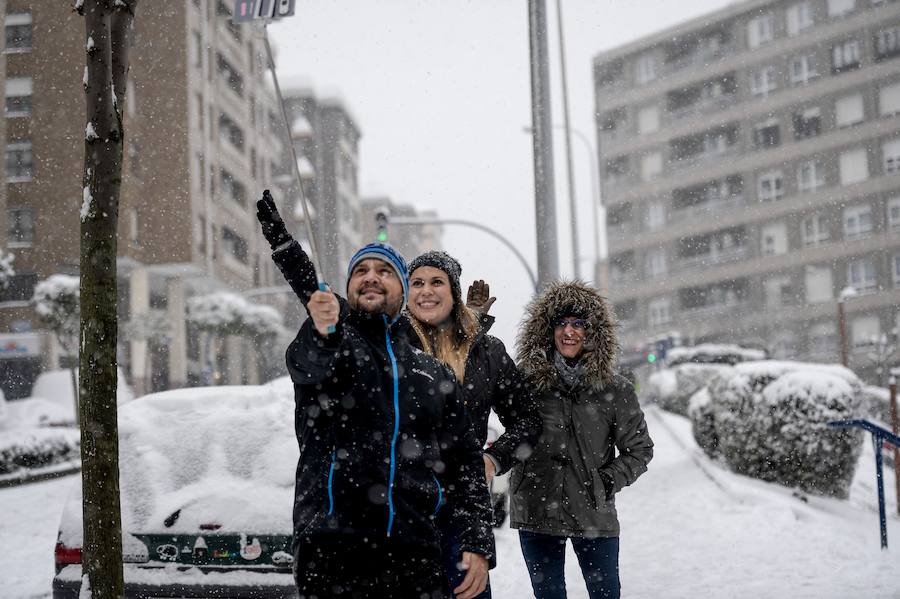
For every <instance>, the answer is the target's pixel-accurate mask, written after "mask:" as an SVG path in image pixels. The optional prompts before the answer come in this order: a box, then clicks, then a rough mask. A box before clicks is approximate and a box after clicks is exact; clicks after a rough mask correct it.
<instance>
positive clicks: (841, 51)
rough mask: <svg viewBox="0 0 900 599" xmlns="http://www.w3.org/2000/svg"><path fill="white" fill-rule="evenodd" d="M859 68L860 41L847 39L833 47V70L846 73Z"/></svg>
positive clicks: (833, 71)
mask: <svg viewBox="0 0 900 599" xmlns="http://www.w3.org/2000/svg"><path fill="white" fill-rule="evenodd" d="M857 68H859V41H858V40H847V41H844V42H841V43H839V44H835V45H834V46H832V47H831V72H832V73H834V74H836V73H844V72H846V71H852V70H853V69H857Z"/></svg>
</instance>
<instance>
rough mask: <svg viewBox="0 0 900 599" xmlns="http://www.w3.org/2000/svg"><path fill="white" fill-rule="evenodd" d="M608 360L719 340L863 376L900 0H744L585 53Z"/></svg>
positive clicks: (891, 261)
mask: <svg viewBox="0 0 900 599" xmlns="http://www.w3.org/2000/svg"><path fill="white" fill-rule="evenodd" d="M593 66H594V82H595V90H596V108H597V138H598V140H599V147H600V150H599V151H600V171H601V180H602V188H603V198H604V204H605V207H606V211H607V236H608V243H609V257H608V263H607V264H606V265H604V266H603V267H602V268H603V269H605V271H606V275H607V281H606V283H607V285H608V288H609V293H610V295H611V297H612V298H613V300H614V302H615V311H616V314H617V316H618V318H619V320H620V321H621V324H622V338H623V341H624V343H623V347H624V348H625V356H624V358H625V360H626V361H635V360H639V359H640V356H641V353H642V352H643V350H644V348H646V347H647V345H648V344H649V343H652V342H654V341H655V340H658V339H660V338H668V337H671V336H676V337H678V336H680V337H681V339H682V340H683V341H684V342H687V343H699V342H705V341H720V342H732V343H740V344H744V345H750V346H756V347H761V348H765V349H767V350H768V351H769V352H770V354H771V355H772V356H774V357H783V358H795V359H802V360H815V361H832V362H836V361H839V359H840V344H841V327H840V326H839V322H838V318H837V307H838V306H837V304H838V300H839V298H840V294H841V292H842V290H844V289H846V288H848V287H852V288H853V289H854V290H855V292H856V295H855V296H853V297H852V298H850V299H847V300H846V301H845V302H844V304H845V312H846V314H847V318H846V323H847V325H846V328H845V333H846V336H847V341H848V345H849V347H850V366H851V367H853V368H854V369H856V370H858V371H860V372H863V373H864V374H866V376H868V377H869V378H872V373H873V371H874V369H876V368H877V364H876V363H877V358H874V357H873V356H872V353H873V346H874V345H875V344H873V340H877V339H879V338H881V337H882V336H886V337H887V338H888V340H890V337H891V335H892V333H893V335H894V337H893V339H894V342H896V329H897V327H898V325H900V116H898V115H900V3H898V2H896V1H888V0H790V1H778V2H773V1H771V0H748V1H745V2H740V3H736V4H733V5H730V6H728V7H727V8H724V9H722V10H720V11H718V12H715V13H712V14H709V15H705V16H703V17H701V18H698V19H695V20H693V21H691V22H688V23H685V24H683V25H680V26H677V27H674V28H672V29H669V30H666V31H662V32H659V33H657V34H654V35H652V36H649V37H646V38H644V39H641V40H638V41H636V42H634V43H631V44H628V45H625V46H622V47H620V48H616V49H614V50H611V51H609V52H605V53H603V54H600V55H598V56H597V57H595V60H594V65H593Z"/></svg>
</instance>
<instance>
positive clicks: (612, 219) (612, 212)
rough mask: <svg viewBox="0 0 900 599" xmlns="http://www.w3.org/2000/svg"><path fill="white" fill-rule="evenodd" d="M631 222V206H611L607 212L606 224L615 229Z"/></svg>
mask: <svg viewBox="0 0 900 599" xmlns="http://www.w3.org/2000/svg"><path fill="white" fill-rule="evenodd" d="M629 222H631V204H621V205H619V206H611V207H610V208H607V210H606V224H607V225H608V226H611V227H614V226H617V225H623V224H625V223H629Z"/></svg>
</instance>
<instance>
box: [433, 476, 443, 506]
mask: <svg viewBox="0 0 900 599" xmlns="http://www.w3.org/2000/svg"><path fill="white" fill-rule="evenodd" d="M431 476H432V477H433V478H434V484H436V485H437V490H438V500H437V504H435V506H434V515H435V516H437V513H438V512H439V511H440V510H441V506H442V505H443V504H444V490H443V489H442V488H441V481H439V480H438V477H437V476H436V475H435V474H434V472H432V473H431Z"/></svg>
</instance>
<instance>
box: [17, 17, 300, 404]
mask: <svg viewBox="0 0 900 599" xmlns="http://www.w3.org/2000/svg"><path fill="white" fill-rule="evenodd" d="M5 15H6V22H5V28H6V52H5V58H6V64H7V73H6V76H5V78H4V79H5V84H6V85H5V88H6V122H5V124H6V128H7V135H6V184H5V185H4V187H5V192H6V197H7V202H6V207H5V210H4V211H3V216H4V217H5V218H6V226H5V227H4V232H5V233H6V247H7V248H8V249H9V250H10V251H12V252H13V253H14V254H15V268H16V271H17V276H16V279H15V281H14V284H13V285H12V286H10V288H9V289H7V290H6V292H4V294H3V295H2V296H0V344H2V343H6V344H13V345H14V344H17V343H20V344H22V345H23V346H27V347H29V348H31V350H30V353H28V355H27V359H24V358H23V359H20V360H19V361H18V362H17V363H15V364H11V363H10V362H6V363H5V365H0V369H3V368H5V370H4V373H5V375H6V376H2V377H0V383H2V385H3V389H4V391H5V392H6V393H7V396H8V397H20V396H22V395H23V394H25V393H27V392H28V391H29V389H30V384H31V381H32V380H33V378H34V376H35V375H36V372H37V371H38V370H40V369H46V368H53V367H58V366H60V365H63V366H66V365H69V364H71V363H73V362H74V360H76V359H77V356H66V355H62V354H61V350H60V348H59V347H58V346H57V344H56V343H55V341H54V340H53V338H52V336H51V335H49V334H48V333H47V332H46V331H44V330H42V328H41V323H40V321H39V320H38V319H37V318H36V317H35V314H34V313H33V311H32V310H31V308H30V307H29V302H28V300H29V299H30V298H31V296H32V293H33V289H34V286H35V284H36V283H37V282H38V281H39V280H41V279H44V278H46V277H48V276H49V275H52V274H55V273H63V274H70V275H76V274H77V273H78V263H79V219H78V213H79V208H80V205H81V191H80V189H81V180H82V169H83V155H84V127H85V125H84V123H85V112H84V111H85V108H84V95H83V91H82V77H83V72H84V63H85V59H84V39H85V34H84V23H83V19H82V18H81V17H79V16H78V15H77V14H75V13H74V12H73V11H72V9H71V3H67V2H31V1H28V0H9V1H8V2H7V3H6V11H5ZM229 15H230V7H229V5H228V3H227V2H225V0H180V1H178V2H164V3H163V2H157V3H153V2H151V3H145V4H142V5H141V8H140V11H139V14H138V15H137V17H136V18H135V21H134V29H135V41H134V48H133V49H132V51H131V54H130V59H131V71H130V77H129V85H128V93H127V97H126V98H125V135H126V138H125V144H126V145H125V160H124V165H123V184H122V192H121V202H120V209H119V244H118V252H119V257H118V278H119V283H118V289H119V321H120V335H119V343H120V352H119V354H120V364H121V365H122V366H123V367H124V369H125V371H126V374H127V375H128V377H129V379H130V382H131V383H132V385H133V386H134V387H135V389H136V391H137V392H139V393H140V392H144V391H148V390H155V389H162V388H170V387H179V386H182V385H185V384H197V383H202V382H232V383H240V382H253V381H255V380H257V379H258V378H259V368H258V366H259V365H258V364H257V363H256V358H257V355H258V352H257V351H256V349H255V348H254V347H253V346H252V344H251V343H250V342H249V341H247V340H245V339H242V338H238V337H228V338H227V339H224V340H219V341H217V342H215V343H212V342H210V343H204V342H202V341H203V339H204V337H203V335H201V334H199V332H198V331H195V330H193V329H192V327H191V326H190V325H189V324H188V323H186V321H185V305H186V301H187V298H189V297H191V296H193V295H200V294H205V293H208V292H211V291H217V290H231V291H234V292H238V293H241V292H246V291H248V290H251V289H253V288H259V287H266V286H271V285H273V284H274V283H275V282H276V280H277V281H278V282H279V283H280V282H281V281H280V274H279V275H278V279H276V277H275V269H274V268H273V266H272V264H271V260H270V259H269V256H268V253H269V248H268V245H267V244H266V243H265V241H264V240H263V239H262V238H261V235H260V234H259V231H258V224H257V223H256V219H255V198H256V196H257V195H258V194H259V193H261V190H262V189H263V188H264V187H267V186H269V183H270V182H271V180H272V174H273V169H274V167H275V165H276V164H278V163H280V162H281V157H280V153H281V151H282V147H285V146H283V144H282V143H281V142H280V141H279V140H280V139H283V137H282V136H283V135H284V131H283V127H281V125H280V123H281V118H280V115H279V113H278V106H277V103H276V100H275V96H274V92H273V91H272V88H271V85H270V82H269V80H268V78H267V75H266V70H265V51H264V47H263V44H262V42H261V38H260V37H259V36H260V31H259V30H258V29H254V28H252V27H251V26H234V25H232V24H231V22H230V20H229ZM260 299H261V300H262V301H272V302H278V301H282V302H284V301H285V300H284V298H278V297H277V296H272V297H263V298H260ZM154 321H155V322H167V323H168V326H167V327H166V329H165V330H163V331H153V330H147V329H148V327H147V326H141V325H142V323H147V322H154ZM141 331H143V332H141ZM213 373H215V374H216V376H213Z"/></svg>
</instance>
